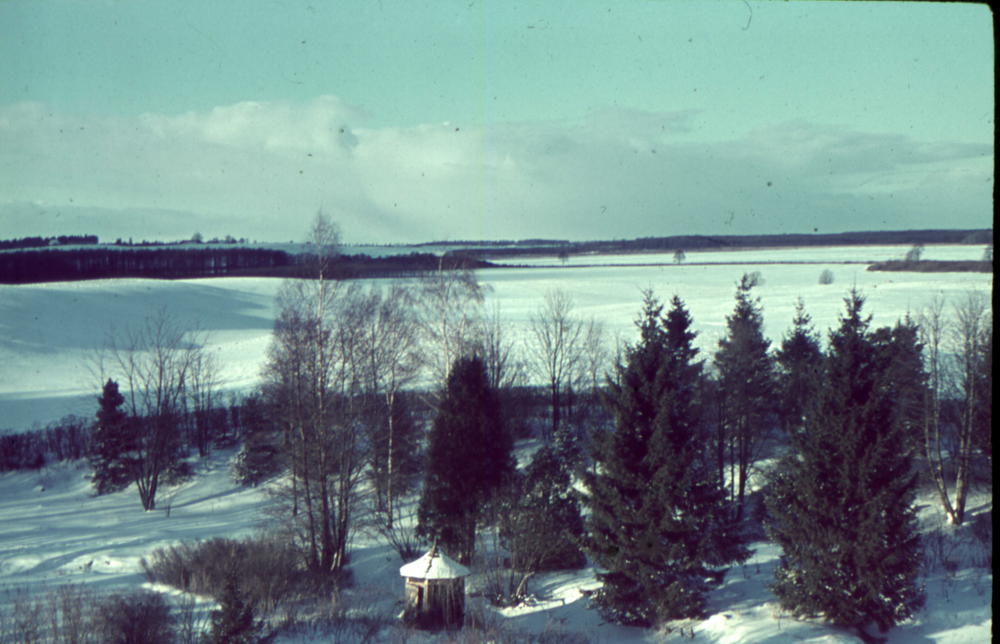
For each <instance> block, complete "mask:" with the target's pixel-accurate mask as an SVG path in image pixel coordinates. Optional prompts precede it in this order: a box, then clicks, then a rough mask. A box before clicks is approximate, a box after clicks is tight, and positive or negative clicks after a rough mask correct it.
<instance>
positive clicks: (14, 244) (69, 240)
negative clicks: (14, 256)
mask: <svg viewBox="0 0 1000 644" xmlns="http://www.w3.org/2000/svg"><path fill="white" fill-rule="evenodd" d="M97 242H98V239H97V235H59V236H58V237H21V238H19V239H0V250H10V249H14V248H44V247H46V246H51V245H53V244H59V245H61V246H65V245H67V244H72V245H85V244H96V243H97Z"/></svg>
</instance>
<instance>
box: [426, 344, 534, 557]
mask: <svg viewBox="0 0 1000 644" xmlns="http://www.w3.org/2000/svg"><path fill="white" fill-rule="evenodd" d="M513 447H514V442H513V440H512V438H511V437H510V435H509V434H508V433H507V432H506V431H505V430H504V423H503V419H502V418H501V417H500V404H499V401H498V399H497V395H496V391H495V390H494V389H492V388H491V387H490V386H489V380H488V377H487V374H486V366H485V365H484V364H483V361H482V360H481V359H479V358H478V357H471V358H459V359H458V360H457V361H456V362H455V364H454V365H453V366H452V368H451V370H450V373H449V375H448V389H447V391H446V393H445V397H444V400H443V401H442V403H441V407H440V410H439V412H438V415H437V417H436V418H435V419H434V426H433V429H432V430H431V433H430V441H429V445H428V448H427V465H426V469H425V472H424V488H423V494H422V496H421V497H420V505H419V509H418V518H419V522H420V526H419V529H418V532H419V534H420V535H421V536H423V537H424V538H426V539H428V540H432V539H433V540H437V542H438V543H439V544H440V545H441V546H442V547H443V548H444V549H445V551H446V552H447V553H448V555H449V556H452V557H455V558H456V559H457V560H458V561H459V562H461V563H469V562H470V561H471V560H472V554H473V551H474V549H475V543H476V521H477V520H478V518H479V513H480V510H481V509H482V508H483V506H484V505H485V504H486V503H487V502H488V501H489V500H490V498H491V497H492V494H493V491H494V490H496V489H497V488H498V487H499V486H500V485H501V483H502V482H503V481H504V478H505V477H506V476H507V475H509V474H510V473H511V472H513V471H514V467H515V463H514V458H513V456H512V450H513Z"/></svg>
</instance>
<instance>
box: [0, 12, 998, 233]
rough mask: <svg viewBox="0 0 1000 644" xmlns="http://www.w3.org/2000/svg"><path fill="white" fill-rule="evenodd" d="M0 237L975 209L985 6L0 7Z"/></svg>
mask: <svg viewBox="0 0 1000 644" xmlns="http://www.w3.org/2000/svg"><path fill="white" fill-rule="evenodd" d="M0 60H3V61H4V64H3V66H2V67H0V237H5V238H6V237H17V236H24V235H35V234H42V235H51V234H64V233H83V232H93V233H95V234H98V235H101V237H102V238H112V239H113V238H115V237H120V236H122V237H133V238H154V237H155V238H169V239H179V238H185V237H189V236H190V235H191V234H193V233H194V232H195V231H199V232H201V233H202V234H203V235H205V236H206V237H211V236H215V235H225V234H232V235H234V236H237V237H249V238H256V239H269V240H290V239H300V238H302V237H303V235H304V233H305V230H306V229H307V227H308V222H309V221H310V220H311V218H312V217H313V216H314V214H315V212H316V210H317V209H319V208H322V209H323V210H324V211H325V212H327V213H329V214H330V215H331V216H332V217H333V218H334V219H336V220H337V221H339V222H340V225H341V227H342V230H343V236H344V238H345V240H346V241H348V242H351V243H367V242H414V241H428V240H439V239H472V238H475V239H479V238H483V239H522V238H528V237H548V238H560V239H573V240H582V239H606V238H631V237H643V236H660V235H674V234H753V233H782V232H809V231H813V230H816V231H819V232H838V231H845V230H866V229H872V230H885V229H903V228H931V227H934V228H938V227H941V228H978V227H991V226H992V221H993V217H992V213H993V209H992V194H993V171H994V160H993V155H994V150H993V141H994V134H993V133H994V122H993V117H994V87H993V85H994V61H993V40H992V16H991V14H990V12H989V9H988V8H987V7H986V6H985V5H980V4H960V3H941V4H935V3H882V2H878V3H876V2H794V1H793V2H742V1H737V2H629V1H614V2H589V1H586V0H584V1H579V0H577V1H574V2H553V1H544V2H533V3H532V2H529V3H520V2H517V3H515V2H499V1H493V0H487V1H471V0H465V1H462V2H450V1H445V0H442V1H438V2H432V3H420V2H413V1H408V2H394V1H392V0H381V1H379V0H359V1H357V2H337V3H324V2H319V1H318V0H308V1H305V2H294V1H285V0H282V1H280V2H279V1H273V2H247V1H240V2H222V1H219V2H215V1H212V2H203V1H198V2H185V1H170V0H158V1H157V2H133V1H129V0H120V1H117V2H110V1H109V2H91V1H87V0H84V1H79V2H60V1H57V0H49V1H46V2H23V1H20V0H8V1H7V2H2V3H0Z"/></svg>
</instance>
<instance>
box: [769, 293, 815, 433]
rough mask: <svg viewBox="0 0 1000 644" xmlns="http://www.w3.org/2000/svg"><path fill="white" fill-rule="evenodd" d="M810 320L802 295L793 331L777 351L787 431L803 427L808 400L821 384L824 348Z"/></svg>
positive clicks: (779, 387) (782, 404) (797, 306)
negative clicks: (820, 375)
mask: <svg viewBox="0 0 1000 644" xmlns="http://www.w3.org/2000/svg"><path fill="white" fill-rule="evenodd" d="M811 322H812V319H811V318H810V317H809V314H808V313H806V310H805V303H804V302H803V301H802V298H799V300H798V302H797V303H796V304H795V318H794V319H793V320H792V329H791V333H789V334H788V335H786V336H784V337H783V338H782V340H781V346H780V347H779V348H778V350H777V352H776V353H775V359H776V360H777V363H778V369H779V375H778V390H779V392H780V403H779V404H778V413H779V414H780V415H781V417H782V421H783V424H784V427H785V431H786V432H797V431H800V430H801V429H802V423H803V416H804V414H805V406H806V402H807V401H808V400H810V399H811V398H812V396H813V393H814V392H815V391H816V387H817V386H818V383H819V374H820V370H821V368H822V364H823V350H822V348H821V347H820V338H819V336H818V335H817V334H816V332H815V331H814V330H813V327H812V324H811Z"/></svg>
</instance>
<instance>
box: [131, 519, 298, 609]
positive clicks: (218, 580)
mask: <svg viewBox="0 0 1000 644" xmlns="http://www.w3.org/2000/svg"><path fill="white" fill-rule="evenodd" d="M300 563H301V562H300V560H299V558H298V556H297V554H296V553H295V551H294V550H292V549H291V548H290V547H288V546H287V545H286V544H285V543H282V542H280V541H279V540H277V539H272V538H270V537H268V536H257V537H253V538H250V539H246V540H243V541H236V540H233V539H224V538H222V537H214V538H212V539H209V540H207V541H195V542H190V541H186V542H181V543H180V544H178V545H176V546H168V547H166V548H157V549H156V550H154V551H153V553H152V555H150V557H149V559H148V560H147V559H145V558H143V559H142V560H141V561H140V564H141V565H142V567H143V569H144V570H145V571H146V578H147V579H149V581H151V582H154V583H156V582H159V583H164V584H167V585H170V586H173V587H174V588H177V589H178V590H183V591H185V592H191V593H195V594H198V595H210V596H212V597H216V598H217V597H219V596H220V595H221V593H222V592H223V590H224V588H225V585H226V583H227V579H228V578H229V576H230V575H231V574H233V571H235V573H236V574H237V577H238V583H239V588H240V591H241V592H243V593H245V594H246V595H247V597H248V599H249V600H250V601H252V602H253V603H254V605H256V606H257V607H259V608H260V610H261V611H262V613H270V612H271V611H273V610H274V609H275V608H276V607H277V606H278V604H279V603H281V601H282V600H283V599H284V598H285V597H287V596H289V595H290V594H291V593H293V592H296V591H297V590H299V588H300V587H301V586H302V585H303V583H304V581H305V580H304V575H303V573H302V572H301V566H300Z"/></svg>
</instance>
